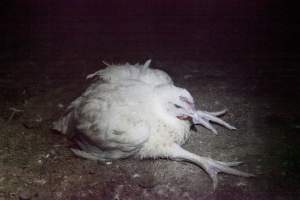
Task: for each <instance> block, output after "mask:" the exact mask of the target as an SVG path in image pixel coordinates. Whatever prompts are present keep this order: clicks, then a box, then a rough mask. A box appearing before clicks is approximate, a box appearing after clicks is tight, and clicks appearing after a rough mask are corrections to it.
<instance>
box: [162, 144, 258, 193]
mask: <svg viewBox="0 0 300 200" xmlns="http://www.w3.org/2000/svg"><path fill="white" fill-rule="evenodd" d="M168 152H169V154H170V155H169V158H170V159H172V160H177V161H178V160H179V161H189V162H192V163H194V164H196V165H198V166H200V167H201V168H203V169H204V170H205V171H206V173H207V174H208V175H209V176H210V178H211V179H212V182H213V187H214V189H216V187H217V184H218V177H217V174H218V173H226V174H232V175H236V176H243V177H252V176H254V175H253V174H250V173H247V172H242V171H240V170H237V169H234V168H232V167H234V166H237V165H239V164H241V163H242V162H237V161H235V162H221V161H217V160H213V159H211V158H208V157H202V156H198V155H196V154H194V153H191V152H189V151H187V150H185V149H183V148H182V147H180V146H179V145H177V144H173V146H172V148H170V150H169V151H168Z"/></svg>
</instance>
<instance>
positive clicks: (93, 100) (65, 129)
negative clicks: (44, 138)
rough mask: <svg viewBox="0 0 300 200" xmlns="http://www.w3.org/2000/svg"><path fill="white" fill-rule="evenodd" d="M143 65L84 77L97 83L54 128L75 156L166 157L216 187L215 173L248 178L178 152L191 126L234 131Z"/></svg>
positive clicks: (223, 164)
mask: <svg viewBox="0 0 300 200" xmlns="http://www.w3.org/2000/svg"><path fill="white" fill-rule="evenodd" d="M150 62H151V60H148V61H146V63H145V64H142V65H140V64H136V65H130V64H128V63H127V64H125V65H114V64H112V65H109V64H106V63H105V64H106V65H107V68H105V69H102V70H99V71H97V72H95V73H94V74H91V75H88V76H87V78H93V77H96V78H97V80H96V81H95V82H94V83H93V84H92V85H91V86H90V87H88V88H87V90H86V91H85V92H84V93H83V94H82V95H81V96H80V97H78V98H77V99H76V100H74V101H73V102H72V103H71V104H70V106H69V107H68V108H67V111H66V114H65V115H64V116H62V117H61V118H60V119H59V120H58V121H57V122H54V124H53V128H54V129H55V130H57V131H59V132H61V133H64V134H68V135H72V137H73V138H74V140H75V141H76V142H77V144H78V145H79V147H80V150H79V149H72V151H73V152H74V154H76V155H77V156H80V157H83V158H86V159H93V160H101V161H110V160H115V159H121V158H127V157H129V156H135V157H136V158H140V159H143V158H168V159H171V160H177V161H188V162H192V163H194V164H196V165H198V166H200V167H201V168H203V169H204V170H205V171H206V172H207V173H208V175H209V176H210V177H211V179H212V181H213V186H214V188H216V186H217V183H218V180H217V174H218V173H219V172H223V173H228V174H233V175H238V176H244V177H250V176H253V175H252V174H250V173H246V172H242V171H239V170H237V169H234V168H231V167H233V166H237V165H239V164H240V163H241V162H221V161H216V160H213V159H211V158H208V157H201V156H198V155H196V154H194V153H191V152H189V151H187V150H185V149H183V148H182V147H181V145H182V144H183V143H184V142H185V141H186V140H187V138H188V137H189V136H190V127H191V125H192V124H196V125H197V124H200V125H203V126H204V127H206V128H208V129H210V130H211V131H212V132H213V133H217V131H216V130H215V129H214V128H213V127H212V126H211V124H210V121H212V122H214V123H217V124H220V125H223V126H225V127H226V128H228V129H235V128H234V127H233V126H231V125H229V124H228V123H226V122H225V121H223V120H222V119H220V118H218V116H220V115H223V114H224V113H225V112H226V110H223V111H219V112H206V111H200V110H196V108H195V104H194V100H193V97H192V96H191V94H190V93H189V92H188V91H187V90H185V89H183V88H179V87H176V86H174V84H173V81H172V79H171V78H170V76H169V75H168V74H167V73H165V72H164V71H161V70H158V69H151V68H149V65H150Z"/></svg>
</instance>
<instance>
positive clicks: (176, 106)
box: [174, 104, 182, 108]
mask: <svg viewBox="0 0 300 200" xmlns="http://www.w3.org/2000/svg"><path fill="white" fill-rule="evenodd" d="M174 106H175V108H182V107H181V106H180V105H177V104H174Z"/></svg>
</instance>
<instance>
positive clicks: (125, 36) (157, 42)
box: [1, 0, 299, 59]
mask: <svg viewBox="0 0 300 200" xmlns="http://www.w3.org/2000/svg"><path fill="white" fill-rule="evenodd" d="M1 4H2V5H1V7H2V9H3V12H2V14H1V15H2V17H1V18H2V23H1V33H2V34H3V36H2V37H1V40H3V44H2V45H1V49H2V50H3V51H4V52H7V51H10V52H12V53H14V56H16V57H18V58H19V57H24V56H26V57H27V56H34V57H37V58H44V57H46V58H49V57H56V58H57V57H59V56H60V55H62V54H68V53H69V52H71V51H73V52H76V53H77V54H78V55H80V56H82V57H88V58H94V57H95V56H98V57H99V56H102V55H103V54H111V51H113V52H114V54H116V56H117V55H118V56H120V57H122V54H124V53H125V54H127V53H128V52H130V54H132V56H133V57H134V56H135V55H138V56H142V57H150V56H151V57H153V56H154V57H155V56H156V54H159V53H158V52H163V53H164V54H165V55H166V56H168V55H169V56H176V55H177V56H178V55H179V54H181V55H182V52H184V53H185V56H186V57H189V58H193V59H216V58H222V59H239V58H242V57H247V56H253V55H265V56H273V57H276V56H283V55H284V56H285V55H292V56H293V55H295V54H297V52H298V50H299V47H298V45H296V40H297V35H298V34H299V28H298V24H299V21H298V20H297V19H296V18H295V16H296V15H295V14H296V12H297V11H296V9H295V8H294V9H291V8H293V5H290V4H291V3H285V4H284V3H280V1H269V0H262V1H238V0H229V1H215V0H214V1H184V2H183V1H179V0H177V1H158V0H153V1H130V2H128V1H125V0H124V1H112V2H105V1H79V0H74V1H72V2H69V1H19V2H18V3H15V5H13V6H12V5H11V3H9V4H8V3H7V4H6V3H1ZM287 4H289V5H287ZM24 52H26V54H25V53H24ZM28 54H29V55H28Z"/></svg>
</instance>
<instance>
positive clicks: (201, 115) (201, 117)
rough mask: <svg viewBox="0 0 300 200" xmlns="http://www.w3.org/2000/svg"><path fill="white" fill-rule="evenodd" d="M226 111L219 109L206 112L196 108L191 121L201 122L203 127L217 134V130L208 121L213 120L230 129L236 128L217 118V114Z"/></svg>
mask: <svg viewBox="0 0 300 200" xmlns="http://www.w3.org/2000/svg"><path fill="white" fill-rule="evenodd" d="M226 112H227V110H226V109H225V110H221V111H217V112H207V111H201V110H197V111H196V112H195V116H194V117H193V123H194V124H196V125H197V124H201V125H203V126H204V127H205V128H207V129H209V130H211V131H212V132H213V133H214V134H218V132H217V130H216V129H215V128H214V127H213V126H212V125H211V124H210V122H214V123H216V124H220V125H222V126H224V127H226V128H228V129H230V130H235V129H236V128H235V127H234V126H232V125H230V124H228V123H227V122H225V121H224V120H222V119H220V118H218V116H221V115H224V114H225V113H226Z"/></svg>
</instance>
